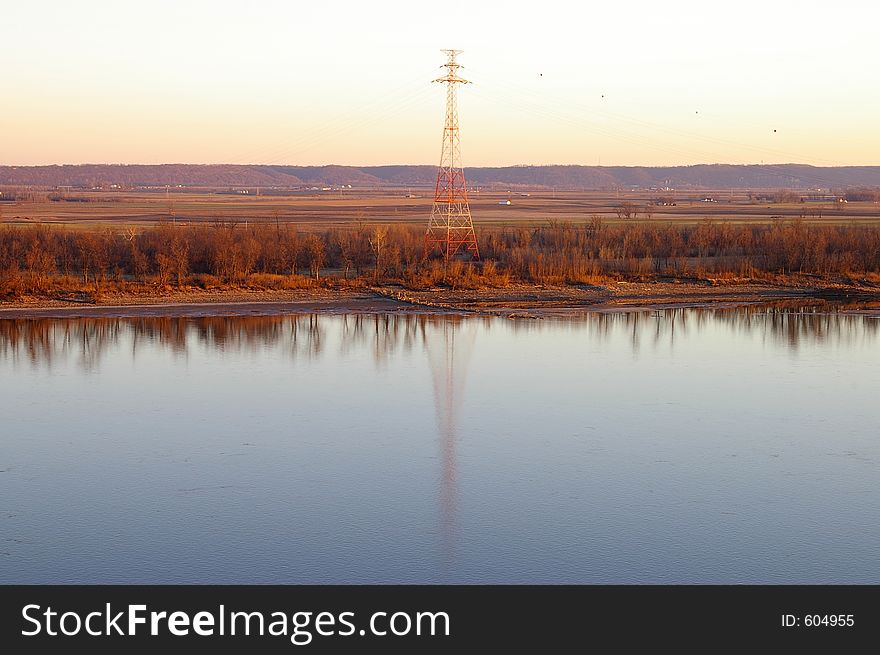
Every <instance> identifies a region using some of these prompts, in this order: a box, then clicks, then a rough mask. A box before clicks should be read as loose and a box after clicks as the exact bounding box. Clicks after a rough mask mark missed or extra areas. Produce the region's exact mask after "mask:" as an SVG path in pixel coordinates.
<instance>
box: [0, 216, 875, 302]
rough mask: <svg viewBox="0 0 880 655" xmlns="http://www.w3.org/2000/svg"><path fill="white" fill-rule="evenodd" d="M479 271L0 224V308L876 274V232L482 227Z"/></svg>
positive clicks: (379, 243) (591, 223)
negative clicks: (207, 291) (82, 298)
mask: <svg viewBox="0 0 880 655" xmlns="http://www.w3.org/2000/svg"><path fill="white" fill-rule="evenodd" d="M478 240H479V246H480V252H481V256H482V257H481V261H479V262H476V263H474V264H473V265H471V264H468V263H466V262H464V261H460V260H457V259H456V260H453V261H451V262H450V263H449V265H448V266H447V265H444V262H443V260H442V258H440V257H439V255H438V254H436V253H433V254H430V255H429V256H427V257H426V253H425V246H424V243H425V242H424V229H423V228H420V227H417V226H407V225H394V226H388V225H366V224H360V225H353V226H350V227H333V228H329V229H302V228H299V227H297V226H295V225H291V224H265V223H256V224H255V223H251V224H249V225H247V226H245V225H244V224H242V223H216V224H212V225H185V226H182V225H177V224H174V223H164V224H160V225H158V226H156V227H150V228H146V229H142V230H135V229H131V228H129V229H124V230H121V229H120V228H100V229H97V228H95V229H92V228H88V229H82V228H80V229H71V228H66V227H59V226H49V225H35V226H11V225H6V226H0V298H7V299H9V298H16V297H19V296H22V295H27V294H32V295H50V294H57V293H61V292H65V291H70V292H72V291H81V292H89V293H98V294H99V293H101V292H103V291H108V290H114V289H116V290H123V289H131V288H133V287H142V288H144V289H152V290H156V289H160V290H169V289H170V288H173V287H187V286H196V287H201V288H223V287H240V288H243V287H251V288H267V289H293V288H308V287H314V286H318V285H352V286H356V285H362V286H363V285H383V284H400V285H403V286H405V287H408V288H412V289H424V288H431V287H437V286H451V287H453V288H480V287H485V286H496V287H499V286H500V287H503V286H506V285H508V284H510V283H527V284H543V285H576V284H599V283H601V282H602V281H605V280H608V279H626V278H633V277H637V278H647V277H656V276H669V277H676V278H694V277H697V278H707V277H712V278H725V277H727V278H744V279H768V278H771V277H774V276H779V275H783V276H785V275H792V274H806V275H817V276H823V277H834V276H844V277H849V278H858V277H865V276H869V277H872V276H876V275H878V274H880V227H878V226H858V225H853V224H850V225H817V224H813V223H805V222H804V221H802V220H800V219H792V220H780V221H776V222H773V223H769V224H760V225H744V224H732V223H723V222H716V221H711V220H705V221H703V222H700V223H698V224H696V225H676V224H657V223H644V222H632V223H614V224H609V223H607V222H606V221H604V220H603V219H602V218H601V217H599V216H594V217H592V218H591V219H589V220H587V221H585V222H582V223H571V222H554V221H551V222H548V223H547V224H546V225H541V226H537V227H483V228H481V229H479V230H478Z"/></svg>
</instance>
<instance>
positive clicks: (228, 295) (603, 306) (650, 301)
mask: <svg viewBox="0 0 880 655" xmlns="http://www.w3.org/2000/svg"><path fill="white" fill-rule="evenodd" d="M780 302H790V303H792V304H794V305H797V304H800V305H816V304H818V305H822V304H828V305H829V307H831V306H833V307H835V308H836V309H837V310H841V309H842V310H844V311H852V312H857V313H866V314H869V315H878V316H880V289H877V288H876V287H860V286H853V285H836V286H832V285H824V286H808V285H773V284H752V283H745V284H743V283H737V284H713V283H703V282H680V281H679V282H616V283H613V284H609V285H607V286H581V287H537V286H529V285H513V286H509V287H505V288H498V289H480V290H450V289H436V290H428V291H411V290H408V289H404V288H402V287H395V286H383V287H374V288H366V289H350V288H345V289H306V290H296V291H269V290H241V289H236V290H211V291H204V290H199V289H186V290H182V291H174V292H171V293H165V294H156V295H136V294H115V295H113V294H107V295H106V296H104V297H103V298H102V299H101V300H100V301H99V302H96V303H83V302H75V301H71V300H64V299H46V298H25V299H21V300H18V301H15V302H0V319H21V318H76V317H153V316H178V317H201V316H272V315H280V314H293V313H296V314H301V313H326V314H364V313H369V314H372V313H384V312H395V313H399V312H416V313H453V314H454V313H466V314H483V315H500V316H508V317H517V316H524V317H528V316H552V315H571V314H577V313H582V312H596V311H602V312H610V311H613V312H619V311H639V310H650V309H653V310H658V309H669V308H674V307H725V306H726V307H730V306H737V305H744V304H766V303H780Z"/></svg>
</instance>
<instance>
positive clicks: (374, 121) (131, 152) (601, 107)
mask: <svg viewBox="0 0 880 655" xmlns="http://www.w3.org/2000/svg"><path fill="white" fill-rule="evenodd" d="M2 14H3V16H2V21H3V29H2V30H0V62H2V63H3V66H2V86H0V90H2V91H0V93H2V96H0V164H7V165H30V164H56V163H145V164H150V163H168V162H176V163H258V164H291V165H319V164H343V165H379V164H433V163H435V162H436V161H437V160H438V159H439V156H440V145H441V143H440V141H441V136H442V129H443V118H444V110H445V93H444V90H443V88H442V85H441V84H432V83H431V80H433V79H434V78H436V77H439V76H440V75H441V74H442V72H443V71H442V68H441V66H442V64H443V63H444V61H445V57H444V55H443V54H442V53H441V52H440V50H441V49H442V48H457V49H461V50H463V53H462V54H461V55H460V56H459V61H460V63H461V64H462V65H463V66H464V68H463V69H462V70H461V74H462V75H463V76H464V77H466V78H467V79H469V80H471V81H472V82H473V83H472V84H469V85H464V86H461V87H460V88H459V114H460V125H461V137H462V154H463V161H464V163H465V165H468V166H506V165H517V164H533V165H539V164H587V165H597V164H600V165H605V166H609V165H681V164H696V163H733V164H745V163H762V162H763V163H784V162H797V163H806V164H815V165H828V166H834V165H880V126H878V115H880V112H878V108H880V65H878V64H877V62H878V61H880V57H878V42H880V39H878V37H877V34H878V33H877V25H878V24H880V20H878V19H880V4H878V3H875V2H868V1H867V0H863V1H860V2H856V1H853V0H838V1H837V2H834V3H828V2H812V1H806V2H787V1H783V0H760V1H758V0H740V1H738V2H723V3H722V2H711V3H707V2H696V1H691V0H668V1H666V2H644V1H641V0H634V1H630V2H609V3H584V2H572V1H571V0H566V1H559V0H541V1H540V2H534V1H533V2H519V1H518V0H508V1H506V2H484V1H478V0H471V1H469V2H460V1H458V0H450V1H448V2H445V3H442V4H436V3H421V2H411V1H398V0H375V1H373V2H364V1H358V2H351V1H349V0H338V1H336V2H330V3H319V2H308V3H303V2H299V1H297V0H287V1H283V2H274V1H263V0H253V2H250V3H241V2H226V1H224V0H213V1H211V2H202V1H195V0H192V1H187V0H176V1H175V2H166V1H165V0H155V1H151V2H149V3H121V2H117V1H114V2H109V1H105V0H78V1H77V2H70V3H64V2H46V1H45V0H28V1H27V2H21V1H13V0H6V1H5V2H4V6H3V12H2Z"/></svg>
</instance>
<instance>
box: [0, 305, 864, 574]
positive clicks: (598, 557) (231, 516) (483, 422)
mask: <svg viewBox="0 0 880 655" xmlns="http://www.w3.org/2000/svg"><path fill="white" fill-rule="evenodd" d="M878 364H880V321H878V320H876V319H871V318H869V317H865V316H856V315H845V314H836V313H813V312H810V311H801V312H792V311H786V310H774V309H767V308H747V309H735V310H733V309H731V310H695V309H687V310H669V311H660V312H656V311H654V312H634V313H620V314H591V315H586V316H583V317H578V318H571V319H551V320H542V321H536V320H516V321H514V320H505V319H500V318H491V319H489V318H464V317H458V316H446V317H444V316H419V315H394V314H387V315H376V316H368V315H351V316H327V315H323V316H317V315H311V316H309V315H303V316H284V317H246V318H241V317H239V318H200V319H171V318H167V319H152V318H150V319H71V320H49V319H46V320H35V321H23V320H15V321H13V320H0V410H2V428H0V431H2V436H0V539H2V541H0V582H3V583H10V582H26V583H44V582H46V583H49V582H54V583H64V582H147V583H158V582H212V583H220V582H241V583H255V582H279V583H287V582H318V583H320V582H343V583H355V582H554V583H555V582H612V583H615V582H617V583H619V582H625V583H630V582H636V583H652V582H698V583H704V582H705V583H710V582H721V583H728V582H759V583H802V582H803V583H806V582H818V583H826V582H861V583H880V547H878V544H880V469H878V462H880V458H878V455H880V445H878V432H880V430H878V426H880V367H878Z"/></svg>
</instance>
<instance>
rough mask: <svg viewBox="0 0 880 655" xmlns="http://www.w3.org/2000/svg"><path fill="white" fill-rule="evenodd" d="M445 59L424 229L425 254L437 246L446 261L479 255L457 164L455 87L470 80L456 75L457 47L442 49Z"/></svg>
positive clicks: (458, 140)
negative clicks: (437, 147) (436, 162)
mask: <svg viewBox="0 0 880 655" xmlns="http://www.w3.org/2000/svg"><path fill="white" fill-rule="evenodd" d="M443 52H445V53H446V57H447V61H446V63H445V64H444V66H445V67H446V71H447V72H446V75H444V76H443V77H440V78H437V79H436V80H434V81H435V82H445V83H446V125H445V126H444V128H443V149H442V151H441V154H440V167H439V168H438V170H437V185H436V187H435V188H434V205H433V207H432V208H431V219H430V220H429V221H428V232H427V234H426V235H425V254H426V255H427V254H429V253H430V252H432V251H433V250H435V249H437V248H439V249H440V251H441V252H442V253H443V257H444V259H445V260H446V261H449V260H450V259H452V258H453V257H455V256H456V254H458V253H459V252H461V253H462V254H464V255H467V256H469V257H473V258H474V259H479V258H480V249H479V248H478V247H477V235H476V234H475V233H474V223H473V221H472V220H471V209H470V206H469V205H468V197H467V184H466V183H465V180H464V169H463V168H462V166H461V143H460V138H459V132H458V103H457V101H456V91H457V89H458V87H457V85H459V84H470V82H468V80H466V79H464V78H462V77H460V76H459V75H458V69H459V68H461V64H459V63H457V62H456V61H455V57H456V56H457V55H459V54H460V53H461V50H443Z"/></svg>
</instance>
